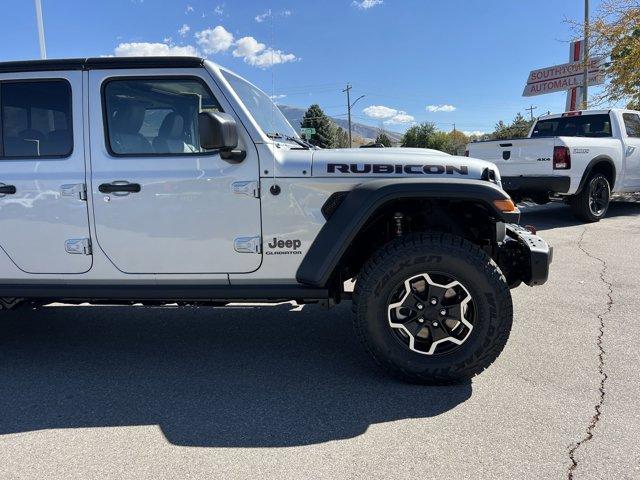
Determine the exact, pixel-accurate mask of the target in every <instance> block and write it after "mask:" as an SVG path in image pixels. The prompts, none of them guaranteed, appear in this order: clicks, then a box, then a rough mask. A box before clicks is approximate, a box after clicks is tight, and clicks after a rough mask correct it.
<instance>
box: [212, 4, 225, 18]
mask: <svg viewBox="0 0 640 480" xmlns="http://www.w3.org/2000/svg"><path fill="white" fill-rule="evenodd" d="M224 7H225V4H224V3H223V4H221V5H216V8H214V9H213V13H215V14H216V15H224Z"/></svg>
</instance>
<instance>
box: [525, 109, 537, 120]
mask: <svg viewBox="0 0 640 480" xmlns="http://www.w3.org/2000/svg"><path fill="white" fill-rule="evenodd" d="M536 108H538V107H534V106H533V105H531V106H530V107H529V108H525V110H528V111H529V116H530V117H531V120H533V111H534V110H535V109H536Z"/></svg>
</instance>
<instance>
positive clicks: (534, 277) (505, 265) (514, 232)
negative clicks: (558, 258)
mask: <svg viewBox="0 0 640 480" xmlns="http://www.w3.org/2000/svg"><path fill="white" fill-rule="evenodd" d="M506 231H507V232H506V233H507V236H506V238H505V241H504V242H503V244H502V247H501V252H500V254H499V262H498V263H499V264H500V267H501V268H502V269H503V272H504V273H505V275H506V276H507V279H508V281H509V283H510V284H515V283H516V282H518V281H522V282H524V283H526V284H527V285H529V286H531V287H533V286H536V285H542V284H544V283H545V282H546V281H547V279H548V278H549V265H550V264H551V261H552V260H553V247H551V246H549V244H547V242H545V241H544V240H543V239H542V238H540V237H539V236H538V235H536V234H533V233H531V232H530V231H529V230H527V229H525V228H523V227H521V226H520V225H516V224H508V225H506Z"/></svg>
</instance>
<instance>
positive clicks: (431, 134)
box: [402, 122, 451, 152]
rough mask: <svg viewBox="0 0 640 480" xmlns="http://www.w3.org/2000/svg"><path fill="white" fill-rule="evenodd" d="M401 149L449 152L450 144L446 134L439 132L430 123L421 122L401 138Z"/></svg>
mask: <svg viewBox="0 0 640 480" xmlns="http://www.w3.org/2000/svg"><path fill="white" fill-rule="evenodd" d="M402 146H403V147H414V148H431V149H433V150H440V151H442V152H448V151H450V150H451V142H450V138H449V135H448V134H447V133H446V132H440V131H438V130H437V129H436V126H435V125H434V124H433V123H431V122H423V123H421V124H419V125H414V126H413V127H411V128H410V129H409V130H407V131H406V133H405V134H404V136H403V137H402Z"/></svg>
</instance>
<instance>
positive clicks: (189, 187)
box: [0, 57, 551, 383]
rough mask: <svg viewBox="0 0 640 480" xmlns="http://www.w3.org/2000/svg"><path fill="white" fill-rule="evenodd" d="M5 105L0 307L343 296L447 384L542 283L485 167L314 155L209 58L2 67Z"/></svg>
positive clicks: (534, 242)
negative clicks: (515, 293) (526, 292)
mask: <svg viewBox="0 0 640 480" xmlns="http://www.w3.org/2000/svg"><path fill="white" fill-rule="evenodd" d="M0 109H1V111H2V112H3V115H2V122H1V123H2V124H1V133H0V135H1V137H2V142H0V307H3V308H4V309H5V310H13V309H16V308H18V307H20V306H22V305H29V306H32V307H38V306H40V305H44V304H48V303H51V302H55V301H57V302H64V303H70V304H78V303H82V302H89V303H91V304H97V305H100V304H113V303H119V304H140V303H141V304H143V305H150V306H155V305H165V304H176V303H177V304H178V305H185V306H189V305H212V306H216V305H222V304H226V303H228V302H244V301H279V300H285V301H288V300H296V301H298V302H300V303H313V302H315V303H321V304H323V305H325V306H330V305H333V304H335V303H337V302H340V301H341V300H352V302H353V311H354V323H355V330H356V332H357V335H358V337H359V338H360V340H361V341H362V343H363V344H364V346H365V347H366V348H367V350H368V351H369V352H370V353H371V354H372V355H373V357H374V358H375V360H376V361H377V362H378V363H379V364H380V365H381V366H383V367H384V368H386V369H387V370H388V371H390V372H391V373H394V374H396V375H397V376H400V377H402V378H404V379H407V380H410V381H414V382H422V383H451V382H457V381H461V380H465V379H468V378H470V377H472V376H474V375H476V374H478V373H479V372H481V371H483V370H484V369H485V368H486V367H487V366H489V364H491V363H492V362H493V361H494V360H495V358H496V357H497V356H498V354H499V353H500V351H501V350H502V348H503V347H504V345H505V343H506V341H507V338H508V335H509V331H510V328H511V322H512V303H511V296H510V291H509V289H510V288H513V287H515V286H517V285H518V284H520V283H521V282H524V283H526V284H528V285H539V284H542V283H544V282H545V281H546V279H547V275H548V268H549V263H550V262H551V250H550V247H549V246H548V245H547V244H546V243H545V242H544V240H542V239H540V238H539V237H538V236H536V235H535V234H533V233H532V232H531V231H529V230H526V229H523V228H521V227H519V226H518V225H517V222H518V220H519V212H518V210H517V208H516V206H515V205H514V203H513V202H512V201H511V199H510V198H509V196H508V195H507V194H506V193H505V192H504V190H502V188H501V186H500V176H499V174H498V172H497V170H496V168H495V166H494V165H493V164H492V163H489V162H485V161H482V160H473V159H470V158H465V157H453V156H449V155H447V154H443V153H440V152H434V151H429V150H418V149H380V150H375V149H369V150H362V149H348V150H321V149H317V148H315V147H313V146H312V145H310V144H308V143H306V142H305V141H303V140H301V139H300V137H299V136H298V135H297V134H296V132H295V130H294V129H293V128H292V127H291V125H290V124H289V123H288V122H287V121H286V119H285V118H284V117H283V116H282V114H281V113H280V112H279V110H278V109H277V107H275V106H274V104H273V103H272V102H271V100H270V99H269V97H268V96H267V95H265V94H264V93H263V92H262V91H260V90H259V89H258V88H256V87H255V86H253V85H252V84H250V83H249V82H247V81H246V80H244V79H242V78H240V77H239V76H237V75H235V74H233V73H231V72H230V71H228V70H226V69H224V68H221V67H219V66H217V65H215V64H213V63H211V62H209V61H204V60H202V59H199V58H191V57H186V58H182V57H172V58H149V57H147V58H89V59H69V60H45V61H27V62H9V63H2V64H0ZM353 282H355V289H354V290H353V291H351V289H350V288H348V287H347V286H348V285H350V284H353ZM2 313H5V314H11V315H14V313H12V312H2ZM15 315H19V313H16V314H15ZM250 330H251V329H250V328H249V327H247V335H250V334H251V333H250Z"/></svg>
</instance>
